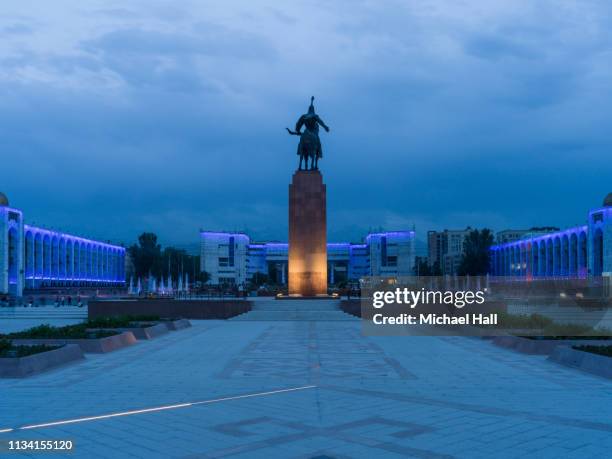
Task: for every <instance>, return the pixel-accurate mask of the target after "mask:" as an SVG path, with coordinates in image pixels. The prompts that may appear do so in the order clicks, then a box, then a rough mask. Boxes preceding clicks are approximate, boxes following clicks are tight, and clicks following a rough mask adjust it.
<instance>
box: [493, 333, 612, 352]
mask: <svg viewBox="0 0 612 459" xmlns="http://www.w3.org/2000/svg"><path fill="white" fill-rule="evenodd" d="M493 343H494V344H495V345H497V346H500V347H505V348H508V349H513V350H515V351H517V352H521V353H523V354H532V355H550V354H551V353H552V352H553V351H554V350H555V349H556V348H557V347H559V346H572V345H576V344H595V345H597V344H610V341H609V340H608V341H605V340H598V339H591V340H588V339H584V340H580V339H567V340H564V339H529V338H523V337H522V336H513V335H506V336H496V337H495V338H493Z"/></svg>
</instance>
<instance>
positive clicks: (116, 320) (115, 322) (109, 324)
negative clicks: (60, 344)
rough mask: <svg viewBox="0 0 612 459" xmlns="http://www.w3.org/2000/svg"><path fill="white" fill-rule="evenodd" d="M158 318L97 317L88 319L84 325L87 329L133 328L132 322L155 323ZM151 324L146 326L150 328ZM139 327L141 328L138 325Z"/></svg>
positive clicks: (144, 316) (143, 316)
mask: <svg viewBox="0 0 612 459" xmlns="http://www.w3.org/2000/svg"><path fill="white" fill-rule="evenodd" d="M157 321H159V316H146V315H142V316H129V315H125V316H116V317H97V318H96V319H89V320H88V321H87V323H86V325H87V328H127V327H132V326H134V322H157ZM150 325H153V324H146V326H150ZM139 326H142V325H140V324H139Z"/></svg>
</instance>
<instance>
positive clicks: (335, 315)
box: [230, 310, 359, 321]
mask: <svg viewBox="0 0 612 459" xmlns="http://www.w3.org/2000/svg"><path fill="white" fill-rule="evenodd" d="M230 320H238V321H243V320H247V321H248V320H262V321H268V320H270V321H276V320H281V321H337V320H345V321H354V320H359V319H357V318H356V317H353V316H351V315H349V314H345V313H344V312H342V311H262V310H253V311H250V312H247V313H245V314H241V315H239V316H236V317H234V318H232V319H230Z"/></svg>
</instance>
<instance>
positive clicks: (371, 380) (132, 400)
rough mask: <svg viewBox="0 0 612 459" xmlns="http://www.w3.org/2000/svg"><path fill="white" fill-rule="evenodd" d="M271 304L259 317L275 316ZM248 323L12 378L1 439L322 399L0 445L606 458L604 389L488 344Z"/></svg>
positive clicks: (204, 454) (347, 324) (260, 454)
mask: <svg viewBox="0 0 612 459" xmlns="http://www.w3.org/2000/svg"><path fill="white" fill-rule="evenodd" d="M272 301H273V300H272ZM267 304H268V306H265V304H264V303H261V304H260V306H261V308H259V307H258V308H257V310H258V311H261V310H265V308H266V307H269V308H271V309H272V310H274V308H275V307H276V306H274V305H272V304H269V303H267ZM304 308H305V309H308V306H307V305H305V306H304ZM254 312H256V311H254ZM254 312H251V313H249V314H253V313H254ZM256 315H257V316H258V317H259V319H263V318H264V316H265V314H262V313H261V312H256ZM272 315H275V316H277V314H276V312H273V313H272ZM306 315H307V316H309V315H308V314H306ZM243 319H247V320H230V321H193V322H192V323H193V327H192V328H190V329H186V330H183V331H179V332H174V333H170V334H167V335H165V336H163V337H160V338H157V339H155V340H152V341H148V342H140V343H138V344H137V345H135V346H132V347H130V348H126V349H124V350H121V351H117V352H114V353H111V354H107V355H88V356H87V359H86V361H84V362H82V363H79V364H75V365H71V366H67V367H64V368H61V369H57V370H54V371H52V372H50V373H46V374H41V375H38V376H35V377H32V378H29V379H26V380H6V379H5V380H0V431H1V430H2V429H6V428H16V427H19V426H24V425H28V424H40V423H46V422H49V421H57V420H66V419H75V418H82V417H90V416H96V415H104V414H110V413H118V412H125V411H129V410H138V409H147V408H152V407H159V406H164V405H174V404H179V403H186V402H197V401H211V400H215V399H220V398H230V397H236V396H240V395H248V394H258V393H264V392H269V391H275V390H280V389H288V388H299V387H304V386H314V387H308V388H304V389H301V390H295V391H288V392H279V393H272V394H262V395H258V396H251V397H244V398H231V399H226V400H220V401H215V402H211V403H204V404H198V405H191V406H185V407H178V408H176V409H167V410H163V411H153V412H145V413H139V414H133V415H128V416H118V417H111V418H105V419H93V420H90V421H87V422H80V423H74V424H64V425H56V426H49V427H43V428H38V429H32V430H14V431H12V432H5V433H0V442H2V441H6V440H8V439H71V440H73V441H74V442H75V451H74V452H72V453H70V454H67V455H66V457H84V458H95V457H113V458H115V457H142V458H149V457H152V458H153V457H177V458H296V459H298V458H300V459H305V458H313V457H329V458H338V459H341V458H344V459H346V458H378V457H381V458H405V457H416V458H443V457H458V458H463V457H465V458H472V457H474V458H476V457H482V458H490V457H533V458H542V457H556V458H558V457H563V458H565V457H567V458H588V457H598V458H601V457H610V451H611V449H612V403H610V401H611V400H612V382H610V381H608V380H604V379H600V378H597V377H594V376H590V375H587V374H583V373H580V372H578V371H575V370H572V369H568V368H565V367H561V366H557V365H555V364H553V363H551V362H548V361H546V360H545V358H543V357H539V356H527V355H522V354H518V353H514V352H512V351H509V350H506V349H502V348H498V347H495V346H493V345H492V344H491V343H489V342H487V341H484V340H479V339H472V338H460V337H405V336H404V337H363V336H361V327H360V323H359V321H354V320H319V321H317V320H311V319H310V318H307V319H305V320H292V321H279V320H273V321H272V320H271V321H266V320H248V317H244V318H243ZM0 454H1V453H0ZM42 455H44V453H34V454H31V456H32V457H41V456H42ZM5 456H6V457H17V456H19V457H22V456H25V455H24V454H5ZM52 457H62V455H61V454H58V453H54V454H53V455H52Z"/></svg>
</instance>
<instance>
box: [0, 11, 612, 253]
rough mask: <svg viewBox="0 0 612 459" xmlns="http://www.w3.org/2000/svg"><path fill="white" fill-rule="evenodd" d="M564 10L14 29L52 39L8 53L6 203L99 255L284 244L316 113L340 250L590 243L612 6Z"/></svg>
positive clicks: (292, 14) (603, 171) (157, 16)
mask: <svg viewBox="0 0 612 459" xmlns="http://www.w3.org/2000/svg"><path fill="white" fill-rule="evenodd" d="M106 3H108V4H106ZM564 5H565V6H564V7H563V8H561V7H559V6H558V5H556V4H555V5H553V4H552V3H549V2H544V3H542V2H536V1H535V0H522V1H521V7H518V6H512V5H510V4H507V5H506V4H495V5H493V4H492V3H490V2H484V1H477V0H470V1H468V2H464V5H463V7H461V8H460V7H459V6H458V5H454V4H447V5H446V7H444V8H442V6H441V4H440V3H439V2H430V1H426V0H422V1H421V2H413V3H412V4H410V5H407V4H405V2H389V3H385V4H376V5H373V4H370V3H368V2H345V3H336V2H333V3H325V4H321V5H320V8H317V9H313V8H312V7H311V5H310V4H309V3H301V2H295V3H292V4H291V5H282V6H281V5H275V6H274V8H263V7H257V5H254V4H250V3H249V2H243V3H237V4H235V5H234V4H231V5H224V6H223V7H218V8H215V9H212V8H210V7H209V5H205V4H200V3H197V4H196V3H194V4H191V5H189V6H187V5H180V6H176V5H173V6H168V4H165V3H164V2H161V3H159V2H150V4H149V5H148V6H147V8H144V7H142V8H138V7H136V6H133V5H132V6H131V7H130V8H129V9H127V8H126V7H123V6H122V5H121V4H119V3H118V2H105V5H104V8H96V7H94V6H91V7H86V6H82V9H81V10H79V11H77V12H75V11H73V10H70V11H69V10H65V11H61V13H62V14H58V15H48V16H45V18H46V19H45V21H46V22H45V23H44V24H38V23H36V22H35V20H34V18H35V17H40V12H39V11H30V12H28V11H27V8H26V7H24V8H26V11H24V9H23V8H20V9H18V10H17V8H16V11H15V13H14V17H12V16H11V15H10V13H7V14H8V16H7V20H6V23H7V24H36V27H31V28H30V29H29V30H27V31H26V30H25V29H24V30H21V31H20V30H19V28H18V27H17V28H16V29H15V28H13V29H12V33H13V35H11V38H10V40H8V39H7V40H4V41H3V42H2V43H0V63H1V65H0V97H1V98H2V100H3V104H2V105H1V106H0V151H1V152H2V169H3V172H4V178H3V181H2V184H1V185H0V186H1V187H2V188H3V189H2V191H4V192H5V193H7V194H8V195H9V198H10V199H11V202H12V203H13V204H15V205H17V206H18V207H20V208H22V209H23V210H24V212H25V215H26V218H27V219H29V220H30V221H31V220H34V221H36V222H38V223H44V224H48V225H50V226H55V227H62V228H64V229H66V230H70V231H76V232H84V233H86V234H88V235H91V236H93V237H103V238H113V239H115V240H124V241H126V242H130V241H132V240H133V239H134V237H135V236H136V235H137V233H138V232H139V231H144V230H153V231H156V232H158V233H159V234H160V236H161V237H162V240H164V241H165V242H172V243H180V244H189V243H193V242H196V241H197V230H198V228H200V227H206V228H225V229H248V230H249V231H250V232H252V233H253V234H254V235H255V237H258V238H272V239H285V238H286V230H287V228H286V226H287V225H286V210H287V209H286V207H287V183H288V181H289V180H290V175H291V173H292V171H293V169H294V168H295V165H296V155H295V138H293V137H290V136H288V135H287V134H286V132H285V131H284V127H285V126H292V125H293V124H294V123H295V121H296V119H297V117H298V116H299V115H300V114H301V113H303V112H304V111H305V110H306V108H307V105H308V101H309V98H310V96H311V95H313V94H314V95H316V96H317V99H316V105H317V110H318V111H319V112H320V114H321V116H322V117H323V118H324V119H325V121H326V122H327V123H328V124H329V125H330V126H331V128H332V130H331V133H330V134H326V133H322V134H321V135H322V141H323V142H324V147H325V155H326V156H325V158H324V160H323V163H322V168H323V172H324V174H325V180H326V182H327V184H328V196H329V198H328V199H329V206H328V209H329V222H330V224H329V232H330V237H331V238H334V239H340V238H351V239H356V238H358V237H359V236H360V235H361V234H363V233H365V232H366V231H367V230H368V229H369V228H373V227H378V226H383V227H387V228H389V229H392V228H397V227H399V226H404V227H407V226H411V225H412V224H413V223H414V224H416V225H417V232H419V233H420V234H421V236H423V235H424V234H425V232H426V231H427V230H428V229H433V228H444V227H455V226H465V225H466V224H471V225H472V226H483V225H488V226H494V227H495V228H496V229H501V228H502V227H503V226H513V227H520V226H533V225H549V224H550V225H559V226H564V225H571V224H576V223H580V222H581V221H582V220H583V219H584V218H585V216H586V212H587V210H588V208H589V207H591V206H594V205H597V204H598V203H599V202H600V201H601V196H603V195H605V194H606V193H607V192H609V191H610V190H609V189H608V188H609V177H610V173H611V172H612V170H611V168H610V166H609V160H608V159H607V157H608V154H607V152H608V151H609V150H610V148H611V147H612V145H611V143H612V142H611V141H610V138H609V135H608V130H609V126H608V124H609V115H608V113H609V106H610V102H612V90H611V89H610V86H609V79H610V76H612V64H611V63H610V61H609V59H607V55H608V53H609V50H610V48H611V47H612V40H611V38H610V34H609V32H608V24H607V21H606V18H607V17H609V15H610V13H611V12H612V6H608V4H606V3H602V2H588V7H587V6H582V7H572V6H571V4H570V3H567V4H565V3H564ZM88 8H90V9H88ZM5 9H8V7H7V8H5ZM28 14H29V16H28ZM28 17H29V20H25V19H24V18H26V19H27V18H28ZM542 18H546V19H545V20H544V19H542ZM67 24H71V27H70V28H68V27H67ZM10 27H15V26H10ZM10 27H9V29H10ZM3 30H4V31H3V32H1V33H8V32H10V30H9V31H8V32H7V30H6V27H5V29H3ZM585 30H588V31H589V33H583V32H584V31H585ZM586 176H589V180H584V177H586Z"/></svg>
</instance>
